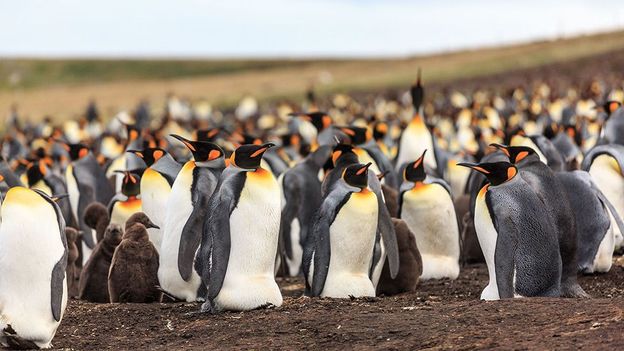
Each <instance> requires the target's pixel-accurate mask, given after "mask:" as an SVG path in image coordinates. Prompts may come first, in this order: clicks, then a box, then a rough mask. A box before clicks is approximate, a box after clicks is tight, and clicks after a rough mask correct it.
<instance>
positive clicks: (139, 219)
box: [126, 212, 160, 230]
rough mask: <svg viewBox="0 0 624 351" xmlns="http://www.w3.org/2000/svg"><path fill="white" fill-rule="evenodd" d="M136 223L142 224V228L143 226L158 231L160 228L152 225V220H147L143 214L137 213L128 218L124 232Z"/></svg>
mask: <svg viewBox="0 0 624 351" xmlns="http://www.w3.org/2000/svg"><path fill="white" fill-rule="evenodd" d="M136 223H140V224H142V225H143V226H145V228H156V229H160V227H159V226H157V225H156V224H154V223H153V222H152V220H151V219H149V217H148V216H147V215H146V214H145V213H143V212H137V213H135V214H133V215H132V216H130V218H128V220H127V221H126V230H128V228H130V227H132V226H133V225H134V224H136Z"/></svg>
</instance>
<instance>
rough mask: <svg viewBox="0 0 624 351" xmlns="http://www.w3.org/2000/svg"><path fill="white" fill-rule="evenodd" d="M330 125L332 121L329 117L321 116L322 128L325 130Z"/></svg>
mask: <svg viewBox="0 0 624 351" xmlns="http://www.w3.org/2000/svg"><path fill="white" fill-rule="evenodd" d="M331 124H332V120H331V117H329V116H327V115H326V116H323V128H327V127H329V126H330V125H331Z"/></svg>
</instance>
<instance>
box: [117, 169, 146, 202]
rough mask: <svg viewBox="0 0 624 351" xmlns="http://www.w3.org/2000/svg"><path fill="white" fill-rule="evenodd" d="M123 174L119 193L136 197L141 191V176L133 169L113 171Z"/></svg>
mask: <svg viewBox="0 0 624 351" xmlns="http://www.w3.org/2000/svg"><path fill="white" fill-rule="evenodd" d="M115 172H116V173H121V174H123V175H124V178H123V181H122V183H121V193H122V194H124V195H126V196H128V197H136V196H138V195H139V194H140V193H141V177H140V176H139V175H137V174H136V172H135V171H115Z"/></svg>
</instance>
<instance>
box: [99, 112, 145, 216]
mask: <svg viewBox="0 0 624 351" xmlns="http://www.w3.org/2000/svg"><path fill="white" fill-rule="evenodd" d="M122 123H123V122H122ZM124 124H125V123H124ZM125 126H126V134H127V135H126V144H125V147H124V150H126V151H127V150H138V149H141V146H142V144H143V138H142V137H141V131H140V130H139V129H138V128H136V127H135V126H134V125H131V124H125ZM144 168H145V163H144V162H143V160H142V159H141V158H140V157H139V156H137V155H135V154H133V153H129V152H122V153H121V154H120V155H119V156H118V157H117V158H115V159H113V160H112V161H111V162H110V163H109V164H108V166H107V167H106V177H108V179H111V180H112V182H113V185H114V189H115V191H116V192H117V193H119V192H120V191H121V187H122V184H123V177H124V176H123V174H122V173H119V171H125V170H127V169H135V170H139V169H141V170H142V169H144ZM122 224H123V222H122Z"/></svg>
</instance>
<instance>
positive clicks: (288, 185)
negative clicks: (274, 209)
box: [280, 171, 301, 259]
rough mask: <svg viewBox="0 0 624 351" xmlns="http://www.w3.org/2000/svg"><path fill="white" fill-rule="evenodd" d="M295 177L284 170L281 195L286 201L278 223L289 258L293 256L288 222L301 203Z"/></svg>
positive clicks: (295, 214)
mask: <svg viewBox="0 0 624 351" xmlns="http://www.w3.org/2000/svg"><path fill="white" fill-rule="evenodd" d="M296 183H298V182H297V177H289V172H288V171H286V173H284V175H283V178H282V187H283V195H284V199H285V200H286V203H285V205H284V209H283V210H282V218H281V224H280V239H281V240H282V241H281V243H282V244H283V245H282V246H283V252H282V254H285V255H286V257H288V258H289V259H292V258H293V246H292V240H291V239H292V237H291V235H290V231H291V226H290V224H291V223H292V221H293V220H294V219H295V217H296V216H297V213H298V212H299V204H300V203H301V199H300V195H301V191H300V190H299V189H301V187H299V186H298V184H296Z"/></svg>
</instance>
